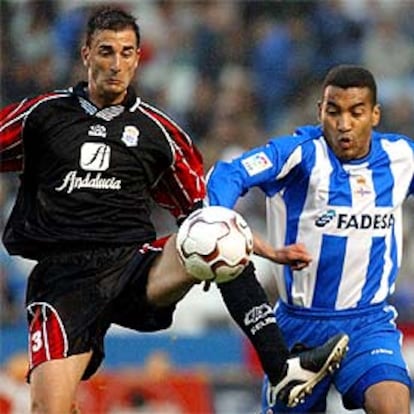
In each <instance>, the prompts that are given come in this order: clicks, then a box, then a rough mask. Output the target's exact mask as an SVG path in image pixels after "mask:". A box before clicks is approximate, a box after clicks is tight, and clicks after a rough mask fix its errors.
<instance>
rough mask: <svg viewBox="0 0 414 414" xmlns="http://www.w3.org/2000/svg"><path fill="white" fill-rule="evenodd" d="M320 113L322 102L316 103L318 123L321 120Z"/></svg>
mask: <svg viewBox="0 0 414 414" xmlns="http://www.w3.org/2000/svg"><path fill="white" fill-rule="evenodd" d="M321 111H322V101H321V100H319V101H318V121H320V120H321Z"/></svg>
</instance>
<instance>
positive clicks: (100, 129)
mask: <svg viewBox="0 0 414 414" xmlns="http://www.w3.org/2000/svg"><path fill="white" fill-rule="evenodd" d="M88 135H89V136H90V137H102V138H106V128H105V127H104V126H103V125H99V124H96V125H91V126H90V127H89V131H88Z"/></svg>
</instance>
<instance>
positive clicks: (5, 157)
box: [0, 100, 30, 172]
mask: <svg viewBox="0 0 414 414" xmlns="http://www.w3.org/2000/svg"><path fill="white" fill-rule="evenodd" d="M28 107H30V101H28V100H23V101H22V102H19V103H14V104H11V105H8V106H6V107H5V108H3V109H2V110H0V171H1V172H7V171H20V170H21V169H22V166H23V145H22V131H23V123H24V121H25V113H26V111H27V108H28Z"/></svg>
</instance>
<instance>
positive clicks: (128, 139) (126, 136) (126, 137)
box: [121, 125, 139, 147]
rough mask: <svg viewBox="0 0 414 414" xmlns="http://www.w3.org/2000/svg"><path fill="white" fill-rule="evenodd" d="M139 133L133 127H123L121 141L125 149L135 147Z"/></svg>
mask: <svg viewBox="0 0 414 414" xmlns="http://www.w3.org/2000/svg"><path fill="white" fill-rule="evenodd" d="M138 137H139V131H138V128H137V127H136V126H134V125H127V126H126V127H124V132H123V133H122V138H121V140H122V141H123V142H124V144H125V145H126V146H127V147H136V146H137V145H138Z"/></svg>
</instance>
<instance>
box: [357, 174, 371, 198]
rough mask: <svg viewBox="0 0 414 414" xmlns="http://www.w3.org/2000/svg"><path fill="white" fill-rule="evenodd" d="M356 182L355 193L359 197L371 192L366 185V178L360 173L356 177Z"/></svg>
mask: <svg viewBox="0 0 414 414" xmlns="http://www.w3.org/2000/svg"><path fill="white" fill-rule="evenodd" d="M356 182H357V184H358V188H357V189H356V190H355V194H357V195H358V196H360V197H364V196H366V195H369V194H371V190H370V189H369V187H368V183H367V180H366V179H365V177H363V176H362V175H359V176H358V177H356Z"/></svg>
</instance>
